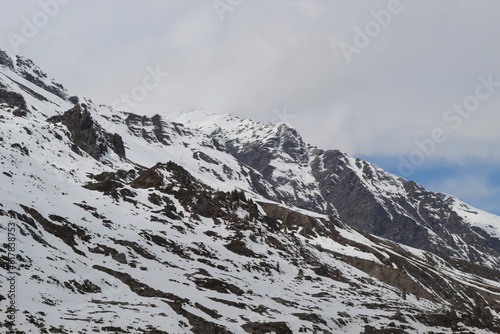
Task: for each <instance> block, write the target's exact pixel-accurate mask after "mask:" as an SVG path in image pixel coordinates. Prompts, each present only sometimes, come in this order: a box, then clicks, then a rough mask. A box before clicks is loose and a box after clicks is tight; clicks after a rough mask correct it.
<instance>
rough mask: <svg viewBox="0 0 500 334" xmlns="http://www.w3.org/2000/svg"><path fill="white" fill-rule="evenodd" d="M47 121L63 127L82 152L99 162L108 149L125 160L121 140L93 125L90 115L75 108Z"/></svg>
mask: <svg viewBox="0 0 500 334" xmlns="http://www.w3.org/2000/svg"><path fill="white" fill-rule="evenodd" d="M47 121H49V122H51V123H59V122H60V123H62V124H63V125H65V126H66V127H67V128H68V130H69V132H70V134H71V139H72V140H73V142H74V143H75V145H76V146H77V147H78V148H79V149H81V150H82V151H84V152H86V153H88V154H90V156H92V157H93V158H94V159H97V160H99V158H101V157H102V156H103V155H105V154H106V153H107V152H108V148H110V149H111V150H112V151H114V152H115V153H116V154H118V156H120V157H122V158H125V147H124V145H123V140H122V138H121V136H120V135H118V134H116V133H115V134H110V133H107V132H106V131H104V130H103V129H102V128H100V126H99V125H97V124H95V122H94V120H93V119H92V117H91V115H90V113H89V112H88V111H87V110H85V109H82V108H80V107H79V106H75V107H74V108H73V109H70V110H68V111H66V112H65V113H64V114H63V115H61V116H54V117H51V118H49V119H48V120H47Z"/></svg>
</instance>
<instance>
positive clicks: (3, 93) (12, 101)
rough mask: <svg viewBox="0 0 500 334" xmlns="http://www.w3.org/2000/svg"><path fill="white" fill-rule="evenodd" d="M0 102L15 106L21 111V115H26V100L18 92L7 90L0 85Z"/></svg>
mask: <svg viewBox="0 0 500 334" xmlns="http://www.w3.org/2000/svg"><path fill="white" fill-rule="evenodd" d="M0 103H5V104H7V105H8V106H9V107H11V108H17V109H18V110H19V111H20V112H22V113H23V116H24V115H26V112H27V107H26V101H25V100H24V97H23V96H22V95H21V94H19V93H16V92H12V91H8V90H6V89H3V88H1V87H0Z"/></svg>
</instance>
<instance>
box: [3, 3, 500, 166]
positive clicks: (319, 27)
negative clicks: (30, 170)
mask: <svg viewBox="0 0 500 334" xmlns="http://www.w3.org/2000/svg"><path fill="white" fill-rule="evenodd" d="M47 1H48V0H47ZM3 6H4V7H3V8H2V11H1V13H0V22H2V23H1V25H2V26H1V34H0V44H1V45H2V48H4V49H9V48H10V45H9V41H8V39H7V38H6V36H7V35H8V33H9V32H20V31H21V29H22V25H23V21H22V18H23V17H28V18H30V17H32V16H33V14H34V13H36V12H37V11H39V10H40V5H39V4H38V3H30V5H27V4H26V2H19V1H10V2H6V3H5V4H4V5H3ZM400 7H401V9H402V10H401V11H400V12H399V13H398V14H395V15H392V17H391V20H390V23H389V24H388V25H387V26H383V27H382V26H381V27H380V32H379V33H378V34H376V36H374V37H373V38H371V40H370V43H369V45H368V46H366V47H364V48H362V49H361V52H360V53H359V54H354V55H353V56H352V61H351V63H348V62H347V61H346V59H345V57H344V54H343V53H342V50H341V48H340V47H339V45H340V44H341V43H343V42H344V43H349V44H353V43H354V41H355V38H356V34H357V31H358V30H357V29H358V28H359V29H361V30H364V29H365V27H367V24H368V23H370V22H373V21H374V17H375V16H374V14H373V13H374V12H375V13H381V11H384V10H387V9H388V2H387V1H371V2H345V1H340V0H335V1H328V2H325V1H319V0H307V1H306V0H286V1H285V0H272V1H268V0H255V1H254V0H252V1H243V2H241V3H240V4H238V5H235V6H234V8H233V9H232V10H231V11H227V12H225V13H224V17H223V20H221V19H220V17H219V15H218V13H217V11H216V10H215V9H214V7H213V2H211V1H201V0H199V1H189V2H187V1H186V2H180V1H174V0H170V1H169V0H165V1H158V0H156V1H153V0H151V1H147V2H140V3H139V2H137V1H123V0H121V1H116V0H113V1H105V2H104V1H97V0H89V1H71V2H69V3H68V4H66V5H64V6H61V8H60V11H59V13H58V14H57V15H56V16H54V17H53V18H51V19H50V21H49V22H48V24H47V25H46V26H44V27H42V28H40V32H39V33H38V35H37V37H36V38H33V39H32V40H30V41H29V43H27V44H23V45H21V46H20V52H21V53H22V54H24V55H26V56H28V57H30V58H32V59H33V60H34V61H35V62H37V63H39V64H40V65H41V66H42V67H43V68H44V69H45V70H46V71H47V72H48V73H50V74H51V75H52V76H54V77H56V78H57V79H58V80H59V81H61V82H62V84H64V85H65V86H66V87H67V88H69V89H70V90H71V92H72V93H73V94H76V95H84V96H88V97H90V98H92V99H93V100H94V101H95V102H98V103H104V104H111V102H112V101H113V100H114V99H116V98H118V97H119V96H120V95H121V94H124V93H128V92H130V91H131V90H132V89H133V88H134V87H135V86H136V85H140V84H141V81H142V80H143V78H144V75H145V74H146V68H147V67H148V66H149V67H155V66H157V65H158V66H160V67H161V68H162V70H164V71H166V72H169V73H170V77H169V78H168V79H167V80H165V81H164V82H162V84H161V85H160V86H159V87H158V89H156V90H155V91H152V92H150V94H148V96H147V99H145V100H144V101H142V102H141V103H140V104H139V106H138V107H137V109H136V110H135V111H136V112H138V113H147V114H153V113H163V112H169V111H175V110H179V109H193V108H202V109H207V110H213V111H215V112H229V113H233V114H237V115H240V116H244V117H249V118H253V119H257V120H271V119H273V117H274V116H275V114H274V113H273V110H274V109H276V108H277V109H282V108H283V107H286V108H287V111H288V113H291V114H293V115H294V116H295V118H294V123H293V125H294V126H296V127H297V128H298V129H299V130H300V132H301V133H302V134H303V136H304V139H305V140H306V141H307V142H311V143H312V144H315V145H318V146H320V147H322V148H337V149H340V150H343V151H346V152H348V153H350V154H364V155H375V156H376V155H386V156H389V155H400V154H403V155H404V154H409V153H411V152H412V151H413V150H415V148H416V144H415V141H416V140H422V139H425V138H428V137H429V135H430V134H431V133H432V131H433V130H434V129H435V128H437V127H443V126H447V125H448V124H446V123H445V122H444V121H443V114H444V113H445V111H446V110H447V109H448V108H451V107H453V105H454V104H456V103H461V102H462V101H463V100H464V98H466V97H467V96H469V95H470V94H472V93H474V89H475V87H476V86H477V80H478V79H477V78H478V76H481V75H483V76H487V75H489V74H492V75H493V78H495V80H498V81H500V70H499V68H498V65H497V64H498V58H499V56H500V44H498V43H494V42H493V41H496V40H498V37H499V36H498V34H499V33H498V32H499V31H500V22H499V21H498V19H497V15H496V13H498V12H499V10H500V3H499V2H494V1H482V2H471V1H463V0H459V1H455V0H445V1H440V2H424V1H418V2H417V1H407V0H401V1H400ZM424 22H425V23H424ZM499 104H500V91H499V92H495V94H492V96H491V97H490V98H489V99H488V100H486V101H483V102H481V105H480V107H479V108H478V109H477V111H476V112H474V114H473V115H472V116H471V117H469V118H468V119H466V120H464V122H463V124H461V126H460V127H459V128H458V129H456V130H453V131H449V138H448V140H447V141H446V142H445V143H442V144H440V145H439V147H437V148H436V151H435V152H434V153H433V154H432V155H431V156H429V157H428V160H429V161H439V160H440V159H445V160H448V161H455V162H458V161H460V160H461V159H462V160H463V159H466V158H469V157H478V158H487V159H491V160H495V161H500V152H499V151H498V150H497V149H496V147H498V144H500V143H499V137H498V135H497V132H498V131H497V126H496V124H498V123H499V121H500V114H499V113H498V112H497V106H498V105H499Z"/></svg>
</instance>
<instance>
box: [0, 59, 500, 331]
mask: <svg viewBox="0 0 500 334" xmlns="http://www.w3.org/2000/svg"><path fill="white" fill-rule="evenodd" d="M0 130H1V132H0V157H1V170H0V171H1V173H0V233H1V234H0V235H1V236H0V238H2V241H1V242H2V243H3V244H4V247H2V248H1V249H0V276H1V281H2V288H0V312H1V313H0V328H7V329H9V328H15V329H17V330H18V331H19V333H30V332H31V333H90V332H113V333H273V332H274V333H426V332H445V333H452V332H453V333H459V332H463V333H466V332H474V333H498V332H499V331H500V319H499V312H500V304H499V302H500V296H499V295H500V272H499V271H497V269H498V265H499V263H500V256H499V254H498V252H499V251H500V239H498V237H499V236H500V234H499V228H500V218H499V217H497V216H494V215H491V214H488V213H485V212H482V211H480V210H477V209H474V208H472V207H470V206H468V205H467V204H465V203H463V202H461V201H460V200H458V199H457V198H455V197H452V196H448V195H444V194H436V193H432V192H429V191H426V190H425V189H423V188H422V187H421V186H419V185H417V184H416V183H414V182H411V181H406V180H404V179H402V178H400V177H398V176H395V175H390V174H388V173H386V172H384V171H383V170H381V169H380V168H378V167H377V166H375V165H372V164H370V163H368V162H365V161H362V160H359V159H354V158H351V157H348V156H346V155H345V154H343V153H341V152H339V151H323V150H320V149H317V148H314V147H311V146H310V145H307V144H306V143H304V142H303V140H302V138H301V137H300V135H299V134H298V132H297V131H296V130H295V129H293V128H291V127H290V126H288V125H286V124H273V123H260V122H253V121H251V120H246V119H241V118H238V117H234V116H230V115H215V114H210V113H207V112H202V111H193V112H183V113H176V114H162V113H161V110H159V113H158V115H155V116H152V117H148V116H143V115H135V114H130V113H124V112H121V111H119V110H113V109H112V108H110V107H107V106H99V105H96V104H94V103H93V102H92V101H90V100H88V99H84V98H78V97H76V96H71V97H70V94H68V92H66V90H65V89H64V88H63V87H62V86H61V85H59V84H57V83H56V82H55V80H53V79H51V78H49V77H48V76H47V75H46V74H45V73H43V72H42V71H41V70H40V69H39V68H38V67H36V66H35V65H34V64H33V63H32V62H31V61H29V60H26V59H24V58H22V57H17V58H15V59H14V58H11V57H9V56H8V55H6V54H5V53H3V52H0ZM12 225H15V227H16V228H15V231H14V232H13V233H14V235H15V238H13V239H9V238H8V236H10V235H9V234H8V229H9V227H10V226H12ZM12 240H13V241H12ZM13 245H14V246H15V247H13ZM12 254H14V255H15V261H13V260H12ZM12 264H15V265H14V267H13V268H11V265H12ZM10 271H12V272H14V274H11V273H10ZM12 277H14V278H15V279H14V281H15V289H14V291H15V296H14V297H13V298H11V297H12V296H11V293H10V292H9V291H8V290H7V288H6V287H7V286H8V285H7V282H10V281H8V280H9V279H12ZM10 303H13V304H15V306H16V308H17V309H18V311H17V312H16V313H15V315H16V317H15V320H14V322H12V321H11V319H10V318H7V315H8V314H9V313H8V312H6V309H7V307H8V306H9V305H10Z"/></svg>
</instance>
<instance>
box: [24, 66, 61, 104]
mask: <svg viewBox="0 0 500 334" xmlns="http://www.w3.org/2000/svg"><path fill="white" fill-rule="evenodd" d="M16 70H17V72H18V73H19V74H20V75H21V76H22V77H23V78H24V79H26V80H28V81H29V82H31V83H33V84H35V85H37V86H38V87H40V88H43V89H44V90H46V91H47V92H50V93H52V94H54V95H56V96H58V97H60V98H61V99H63V100H65V99H66V98H67V97H68V96H67V93H66V89H65V88H64V87H63V86H62V85H61V84H59V83H57V82H54V81H51V80H50V79H49V78H48V76H47V74H46V73H45V72H43V71H42V70H41V69H40V68H39V67H38V66H36V65H35V64H34V63H33V61H31V60H30V59H27V58H24V57H21V56H17V57H16Z"/></svg>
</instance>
